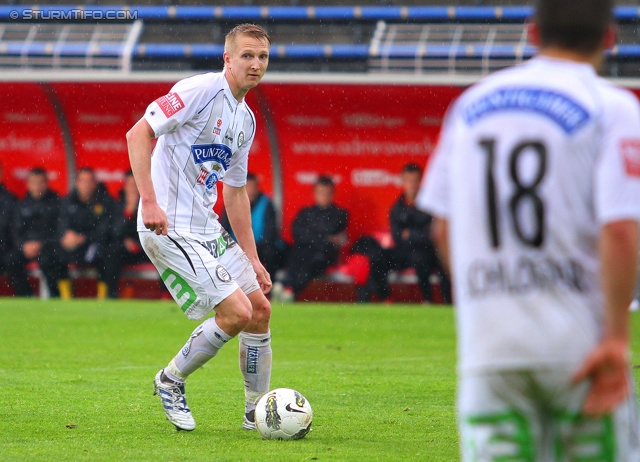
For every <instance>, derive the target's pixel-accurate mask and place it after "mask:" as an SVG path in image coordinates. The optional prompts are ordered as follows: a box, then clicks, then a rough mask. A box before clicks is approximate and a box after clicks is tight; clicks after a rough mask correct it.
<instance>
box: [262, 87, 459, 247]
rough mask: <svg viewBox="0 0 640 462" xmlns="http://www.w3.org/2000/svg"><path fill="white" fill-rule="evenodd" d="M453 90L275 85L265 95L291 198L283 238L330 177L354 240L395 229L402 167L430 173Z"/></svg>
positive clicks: (286, 206) (286, 195)
mask: <svg viewBox="0 0 640 462" xmlns="http://www.w3.org/2000/svg"><path fill="white" fill-rule="evenodd" d="M461 90H462V89H461V88H460V87H453V86H411V85H375V86H372V85H349V84H344V85H336V84H315V85H306V84H271V85H264V86H263V87H261V91H262V92H263V94H264V95H265V97H266V99H267V102H268V106H269V109H270V111H271V117H272V118H273V122H274V125H275V127H276V131H275V132H276V134H277V139H278V148H279V152H280V154H281V162H282V178H283V185H282V186H283V190H284V198H283V203H284V209H283V224H284V228H285V229H284V236H285V238H289V234H288V233H289V225H290V223H291V221H292V220H293V218H294V216H295V214H296V213H297V212H298V210H300V208H302V207H303V206H306V205H311V204H312V203H313V199H312V189H313V186H312V185H313V182H314V180H315V179H316V178H317V176H318V175H323V174H324V175H330V176H332V177H333V179H334V181H335V182H336V184H337V188H336V203H337V204H338V205H340V206H342V207H345V208H347V209H348V210H349V213H350V225H349V232H350V235H351V238H352V239H353V238H356V237H357V236H359V235H360V234H362V233H363V232H365V231H366V232H371V231H377V230H384V229H388V226H389V224H388V211H389V209H390V208H391V206H392V204H393V202H394V201H395V200H396V199H397V197H398V195H399V194H400V188H399V182H400V178H399V175H398V174H399V172H400V170H401V168H402V166H403V165H405V164H407V163H411V162H415V163H417V164H419V165H425V164H426V161H427V159H428V157H429V155H430V154H431V152H432V150H433V148H434V145H435V144H436V142H437V137H438V132H439V130H440V124H441V122H442V117H443V115H444V113H445V111H446V108H447V107H448V105H449V103H450V102H451V101H452V100H453V99H454V98H455V97H456V96H457V95H459V94H460V92H461Z"/></svg>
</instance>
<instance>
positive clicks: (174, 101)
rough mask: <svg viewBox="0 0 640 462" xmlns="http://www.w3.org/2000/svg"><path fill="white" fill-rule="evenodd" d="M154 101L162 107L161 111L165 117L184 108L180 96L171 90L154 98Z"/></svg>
mask: <svg viewBox="0 0 640 462" xmlns="http://www.w3.org/2000/svg"><path fill="white" fill-rule="evenodd" d="M156 103H158V106H160V109H162V112H163V113H164V115H165V116H166V117H167V118H169V117H171V116H172V115H174V114H175V113H177V112H179V111H181V110H182V109H184V103H183V102H182V100H181V99H180V96H178V94H177V93H173V92H171V93H167V94H166V95H164V96H161V97H160V98H158V99H157V100H156Z"/></svg>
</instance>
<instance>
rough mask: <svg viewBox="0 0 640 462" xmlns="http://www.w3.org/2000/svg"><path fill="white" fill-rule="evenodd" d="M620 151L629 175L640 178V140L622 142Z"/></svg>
mask: <svg viewBox="0 0 640 462" xmlns="http://www.w3.org/2000/svg"><path fill="white" fill-rule="evenodd" d="M620 151H621V153H622V159H623V161H624V168H625V170H626V172H627V175H629V176H636V177H640V139H638V138H635V139H624V140H620Z"/></svg>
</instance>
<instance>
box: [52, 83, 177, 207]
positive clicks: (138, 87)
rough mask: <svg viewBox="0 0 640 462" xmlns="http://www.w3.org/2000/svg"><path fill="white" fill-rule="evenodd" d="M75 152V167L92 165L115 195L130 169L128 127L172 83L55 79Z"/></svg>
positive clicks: (56, 89)
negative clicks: (66, 80) (83, 81)
mask: <svg viewBox="0 0 640 462" xmlns="http://www.w3.org/2000/svg"><path fill="white" fill-rule="evenodd" d="M53 88H54V90H55V92H56V94H57V96H58V99H59V101H60V103H61V105H62V109H63V111H64V115H65V118H66V120H67V124H68V126H69V130H70V132H71V138H72V140H73V151H74V152H75V165H76V168H82V167H91V168H93V169H94V170H95V172H96V176H97V178H98V180H99V181H101V182H103V183H104V184H105V185H106V186H107V189H108V190H109V192H110V193H111V194H112V195H114V196H116V195H117V194H118V192H119V190H120V189H121V187H122V180H123V178H124V174H125V172H126V171H127V170H129V168H130V167H129V156H128V153H127V140H126V139H125V135H126V133H127V131H128V130H129V129H130V128H131V127H132V126H133V125H134V124H135V123H136V122H137V121H138V120H139V119H140V117H142V115H143V114H144V110H145V109H146V107H147V105H148V104H149V103H150V102H152V101H153V100H155V99H156V98H158V97H160V96H162V95H164V94H166V93H167V92H168V91H169V89H170V88H171V84H169V83H160V84H158V83H155V84H142V83H133V84H123V83H56V84H53Z"/></svg>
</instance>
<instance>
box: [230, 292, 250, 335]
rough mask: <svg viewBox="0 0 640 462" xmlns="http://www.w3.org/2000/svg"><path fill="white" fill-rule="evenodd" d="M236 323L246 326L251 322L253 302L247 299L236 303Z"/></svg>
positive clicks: (239, 325)
mask: <svg viewBox="0 0 640 462" xmlns="http://www.w3.org/2000/svg"><path fill="white" fill-rule="evenodd" d="M234 314H235V318H236V324H237V325H238V327H242V328H244V327H246V326H247V325H248V324H249V323H250V322H251V316H252V309H251V302H249V300H247V299H245V300H242V301H241V302H239V303H238V304H237V305H236V309H235V310H234Z"/></svg>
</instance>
